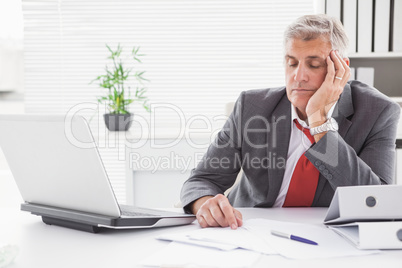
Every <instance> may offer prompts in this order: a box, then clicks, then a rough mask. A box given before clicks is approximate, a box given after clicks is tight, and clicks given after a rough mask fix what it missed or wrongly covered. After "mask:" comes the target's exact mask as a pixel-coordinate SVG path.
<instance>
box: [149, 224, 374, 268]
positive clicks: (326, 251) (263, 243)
mask: <svg viewBox="0 0 402 268" xmlns="http://www.w3.org/2000/svg"><path fill="white" fill-rule="evenodd" d="M272 230H275V231H279V232H283V233H288V234H293V235H297V236H301V237H304V238H307V239H311V240H313V241H315V242H317V243H318V245H310V244H306V243H301V242H298V241H294V240H290V239H285V238H281V237H277V236H274V235H272V234H271V231H272ZM157 238H158V239H160V240H168V241H173V242H172V243H170V244H169V246H168V247H166V248H165V249H164V250H162V251H160V252H157V253H156V254H154V255H153V256H151V257H150V258H147V259H146V260H144V261H143V262H142V265H145V266H172V267H177V266H186V265H187V266H190V265H194V266H202V267H252V265H253V264H254V263H255V262H256V261H257V260H258V259H259V257H260V256H261V254H265V255H277V254H280V255H282V256H283V257H286V258H291V259H316V258H330V257H344V256H358V255H367V254H373V253H378V252H379V251H376V250H366V251H361V250H358V249H357V248H356V247H354V246H353V245H352V244H350V243H349V242H347V241H346V240H344V239H343V238H342V237H341V236H339V235H338V234H336V233H335V232H333V231H332V230H330V229H327V228H324V227H323V226H315V225H307V224H298V223H291V222H282V221H272V220H264V219H252V220H246V221H244V224H243V227H240V228H238V229H237V230H231V229H230V228H205V229H199V230H195V231H191V232H187V233H181V234H168V235H163V236H159V237H157ZM200 256H203V257H202V258H200ZM217 262H222V263H217Z"/></svg>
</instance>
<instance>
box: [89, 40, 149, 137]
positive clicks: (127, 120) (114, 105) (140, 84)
mask: <svg viewBox="0 0 402 268" xmlns="http://www.w3.org/2000/svg"><path fill="white" fill-rule="evenodd" d="M106 47H107V49H108V50H109V52H110V56H109V57H108V59H111V60H112V62H113V65H112V66H109V65H106V67H105V71H106V73H105V74H103V75H100V76H98V77H97V78H95V79H94V80H93V81H92V82H91V83H93V82H95V81H98V82H99V86H100V87H101V88H103V89H106V90H107V91H106V94H105V95H104V96H101V97H99V98H98V102H99V103H104V104H105V105H106V106H107V109H108V110H109V113H106V114H104V115H103V117H104V119H105V124H106V127H107V128H108V129H109V130H111V131H126V130H128V129H129V128H130V126H131V123H132V120H131V117H132V116H133V114H132V113H130V112H129V111H128V109H129V105H130V104H132V103H133V102H140V103H142V106H143V107H144V109H145V110H146V111H147V112H150V107H149V104H148V98H147V97H146V96H145V93H146V92H147V88H146V87H145V86H144V82H146V81H149V80H147V79H145V78H144V77H143V75H144V73H145V71H138V70H137V71H134V68H127V67H126V66H123V60H122V52H123V48H122V47H120V44H119V45H118V46H117V49H116V50H112V49H111V48H110V47H109V46H108V45H106ZM139 50H140V47H134V48H133V49H132V51H131V60H133V61H134V64H135V65H138V64H141V63H142V62H141V60H140V58H141V57H142V56H144V55H143V54H139ZM130 84H132V86H130ZM133 88H135V90H133ZM132 91H133V92H132Z"/></svg>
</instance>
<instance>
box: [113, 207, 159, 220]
mask: <svg viewBox="0 0 402 268" xmlns="http://www.w3.org/2000/svg"><path fill="white" fill-rule="evenodd" d="M120 210H121V215H123V216H129V217H136V216H139V217H143V216H148V217H155V216H156V217H159V216H161V215H160V214H159V213H158V211H153V210H150V209H144V208H138V207H133V206H127V205H120Z"/></svg>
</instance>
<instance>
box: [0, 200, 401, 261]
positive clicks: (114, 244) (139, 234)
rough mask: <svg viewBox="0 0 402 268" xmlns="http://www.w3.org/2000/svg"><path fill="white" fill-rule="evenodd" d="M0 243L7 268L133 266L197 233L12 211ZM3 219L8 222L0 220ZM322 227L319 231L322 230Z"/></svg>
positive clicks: (388, 255)
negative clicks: (171, 239) (9, 259)
mask: <svg viewBox="0 0 402 268" xmlns="http://www.w3.org/2000/svg"><path fill="white" fill-rule="evenodd" d="M241 211H242V213H243V216H244V218H245V219H250V218H267V219H275V220H284V221H295V222H304V223H312V224H316V225H320V226H323V225H322V224H321V222H322V220H323V217H324V215H325V212H326V209H325V208H286V209H283V208H279V209H254V208H246V209H241ZM0 212H1V213H2V220H1V221H0V239H1V241H2V242H5V243H13V244H16V245H18V246H19V248H20V253H19V255H18V257H17V258H16V260H15V261H14V263H13V264H12V265H10V266H9V267H10V268H17V267H23V268H26V267H35V268H36V267H40V268H48V267H49V268H50V267H51V268H54V267H57V268H64V267H66V268H67V267H68V268H71V267H97V268H102V267H108V268H110V267H119V268H124V267H139V263H140V262H141V261H142V260H143V259H144V258H146V257H147V256H150V255H151V254H152V253H153V252H155V251H157V250H160V249H162V248H164V247H165V246H167V245H168V242H164V241H159V240H156V239H154V237H155V236H157V235H160V234H163V233H166V232H170V233H171V232H182V231H188V230H194V229H197V228H200V227H199V225H198V224H196V223H193V224H191V225H188V226H181V227H170V228H160V229H150V230H118V231H114V230H106V231H105V232H103V233H99V234H91V233H85V232H82V231H75V230H70V229H66V228H62V227H57V226H47V225H45V224H44V223H42V222H41V219H40V217H38V216H34V215H30V214H29V213H27V212H20V211H18V209H17V208H0ZM5 219H8V220H5ZM323 228H325V227H324V226H323ZM401 265H402V250H387V251H384V252H383V253H382V254H376V255H369V256H363V257H349V258H333V259H324V260H303V261H298V260H289V259H285V258H283V257H281V256H263V257H262V258H261V259H260V260H259V262H258V264H257V266H254V267H281V268H282V267H309V268H311V267H320V268H321V267H326V268H327V267H336V268H342V267H387V268H390V267H398V268H399V267H401Z"/></svg>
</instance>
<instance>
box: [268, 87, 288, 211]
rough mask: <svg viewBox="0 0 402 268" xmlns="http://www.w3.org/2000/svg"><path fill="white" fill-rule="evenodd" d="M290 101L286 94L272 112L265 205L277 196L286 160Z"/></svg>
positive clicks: (270, 204)
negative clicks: (269, 164)
mask: <svg viewBox="0 0 402 268" xmlns="http://www.w3.org/2000/svg"><path fill="white" fill-rule="evenodd" d="M290 107H291V105H290V101H289V100H288V98H287V96H286V94H284V95H283V97H282V99H281V101H280V102H279V104H278V105H277V106H276V108H275V109H274V111H273V112H272V122H273V124H272V129H271V132H270V133H268V137H267V139H268V142H269V143H268V150H267V155H268V157H269V158H271V167H270V168H268V186H269V187H268V193H267V200H266V202H264V205H265V206H272V205H273V204H274V203H275V200H276V198H277V196H278V193H279V190H280V188H281V185H282V180H283V175H284V173H285V165H286V160H287V154H288V148H289V140H290V131H291V129H290V126H291V125H290V124H291V122H290V121H291V113H290V112H291V110H290Z"/></svg>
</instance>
